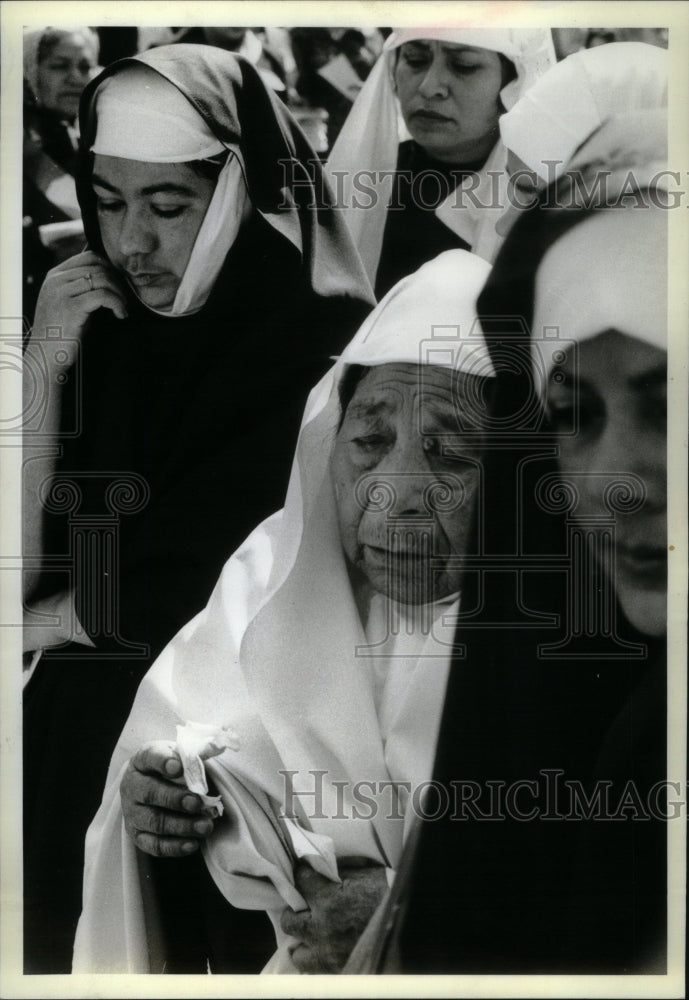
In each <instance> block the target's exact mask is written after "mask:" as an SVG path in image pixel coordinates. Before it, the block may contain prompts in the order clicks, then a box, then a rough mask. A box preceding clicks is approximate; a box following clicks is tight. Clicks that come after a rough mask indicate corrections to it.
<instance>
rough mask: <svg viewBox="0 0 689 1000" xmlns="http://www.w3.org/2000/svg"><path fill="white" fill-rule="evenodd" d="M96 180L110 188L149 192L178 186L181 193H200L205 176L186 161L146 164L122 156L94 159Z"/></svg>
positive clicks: (93, 178)
mask: <svg viewBox="0 0 689 1000" xmlns="http://www.w3.org/2000/svg"><path fill="white" fill-rule="evenodd" d="M92 182H93V184H94V185H98V184H99V183H102V186H104V187H107V188H117V189H118V190H119V189H122V188H124V187H127V188H134V189H137V190H140V191H142V192H145V193H151V189H155V190H165V189H167V190H171V189H172V188H176V189H178V190H179V192H180V193H184V194H187V193H188V194H195V193H200V192H201V190H202V189H203V187H204V183H203V179H202V178H201V177H200V176H199V175H198V174H197V173H195V172H194V171H193V170H192V169H191V167H190V166H189V165H188V164H186V163H146V162H144V161H143V160H130V159H127V158H125V157H120V156H104V155H101V154H99V153H97V154H96V156H95V158H94V165H93V176H92Z"/></svg>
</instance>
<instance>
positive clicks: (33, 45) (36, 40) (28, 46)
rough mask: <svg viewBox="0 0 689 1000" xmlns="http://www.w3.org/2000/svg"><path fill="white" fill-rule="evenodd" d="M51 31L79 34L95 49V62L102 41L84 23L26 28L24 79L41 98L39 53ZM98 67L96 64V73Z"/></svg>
mask: <svg viewBox="0 0 689 1000" xmlns="http://www.w3.org/2000/svg"><path fill="white" fill-rule="evenodd" d="M47 32H50V34H51V35H55V36H68V35H78V36H79V37H80V38H81V39H82V40H83V41H84V42H85V43H86V44H87V45H89V46H90V47H91V48H92V49H93V55H94V60H95V62H97V61H98V53H99V50H100V42H99V39H98V35H97V33H96V32H95V31H94V30H93V29H92V28H85V27H84V26H83V24H82V25H79V26H76V25H75V26H74V27H65V28H50V27H47V28H34V29H32V30H31V31H28V30H26V29H25V30H24V79H25V80H26V82H27V83H28V84H29V86H30V87H31V90H32V91H33V94H34V96H35V97H36V98H37V99H39V100H40V95H39V93H38V54H39V49H40V46H41V40H42V39H43V36H44V35H45V34H46V33H47ZM95 72H96V67H95V66H94V73H95Z"/></svg>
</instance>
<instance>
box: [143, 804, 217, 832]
mask: <svg viewBox="0 0 689 1000" xmlns="http://www.w3.org/2000/svg"><path fill="white" fill-rule="evenodd" d="M130 826H131V827H132V829H134V830H136V831H137V832H138V833H155V834H156V835H157V836H159V837H181V838H191V839H194V838H199V837H208V836H210V834H211V833H212V832H213V820H212V819H210V818H209V817H208V816H204V817H198V816H197V817H193V816H191V817H190V816H182V815H180V814H179V813H174V812H167V810H165V809H153V808H151V807H150V806H136V807H135V808H134V809H133V810H132V814H131V817H130Z"/></svg>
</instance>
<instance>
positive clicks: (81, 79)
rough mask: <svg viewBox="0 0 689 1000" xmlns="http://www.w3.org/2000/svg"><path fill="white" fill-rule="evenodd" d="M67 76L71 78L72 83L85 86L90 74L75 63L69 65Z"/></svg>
mask: <svg viewBox="0 0 689 1000" xmlns="http://www.w3.org/2000/svg"><path fill="white" fill-rule="evenodd" d="M67 78H68V80H69V82H70V83H75V84H77V85H78V86H81V87H83V86H85V84H87V83H88V79H89V76H88V72H84V70H83V69H82V68H81V66H79V65H77V64H75V63H73V64H72V65H71V66H70V67H69V71H68V76H67Z"/></svg>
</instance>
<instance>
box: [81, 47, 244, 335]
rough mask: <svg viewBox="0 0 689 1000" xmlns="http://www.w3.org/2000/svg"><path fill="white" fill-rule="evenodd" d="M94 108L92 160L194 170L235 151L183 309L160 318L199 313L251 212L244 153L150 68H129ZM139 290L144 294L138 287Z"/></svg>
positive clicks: (186, 284) (183, 286)
mask: <svg viewBox="0 0 689 1000" xmlns="http://www.w3.org/2000/svg"><path fill="white" fill-rule="evenodd" d="M93 101H94V107H95V110H96V120H97V128H96V137H95V140H94V142H93V145H92V146H91V152H93V153H95V154H97V155H101V156H117V157H120V158H122V159H127V160H140V161H142V162H144V163H189V162H192V161H194V160H203V159H207V158H209V157H212V156H217V155H218V154H220V153H222V152H224V151H225V150H226V149H227V150H229V151H230V155H229V156H228V158H227V161H226V162H225V164H224V166H223V168H222V170H221V171H220V174H219V176H218V179H217V182H216V185H215V190H214V191H213V196H212V198H211V201H210V204H209V206H208V209H207V211H206V215H205V217H204V220H203V222H202V224H201V228H200V229H199V231H198V234H197V236H196V241H195V243H194V246H193V249H192V252H191V256H190V258H189V261H188V263H187V267H186V270H185V272H184V275H183V277H182V281H181V282H180V284H179V288H178V289H177V293H176V295H175V301H174V303H173V304H172V307H171V308H170V309H168V310H157V309H156V310H152V311H153V312H158V313H160V314H161V315H165V316H187V315H191V314H192V313H195V312H198V311H199V309H201V307H202V306H203V305H204V303H205V301H206V299H207V298H208V295H209V293H210V291H211V289H212V287H213V285H214V284H215V280H216V278H217V276H218V273H219V272H220V269H221V267H222V265H223V263H224V261H225V258H226V256H227V253H228V251H229V249H230V247H231V246H232V244H233V243H234V241H235V239H236V238H237V233H238V232H239V228H240V226H241V223H242V221H243V219H244V217H245V215H246V211H247V208H248V205H249V193H248V190H247V186H246V181H245V178H244V168H243V164H242V162H241V155H240V151H239V148H238V147H237V146H236V145H231V144H224V143H222V142H221V141H220V140H219V139H218V138H217V137H216V136H215V135H214V134H213V133H212V132H211V130H210V129H209V127H208V125H207V124H206V123H205V121H204V120H203V118H201V116H200V115H199V114H198V112H197V111H196V110H195V109H194V108H193V107H192V105H191V103H190V102H189V101H188V100H187V99H186V97H184V96H183V95H182V93H181V92H180V91H179V90H178V89H177V88H176V87H175V86H174V85H173V84H172V83H170V82H169V81H168V80H166V79H164V77H162V76H161V75H160V74H159V73H156V72H155V70H152V69H149V68H148V67H147V66H145V65H143V64H140V65H129V66H127V67H126V68H125V69H123V70H121V71H120V72H118V73H115V74H113V75H112V76H109V77H107V78H106V79H105V80H104V81H103V83H102V84H101V85H100V87H98V89H97V91H96V93H95V95H94V98H93ZM131 287H132V289H133V291H134V293H135V294H137V293H136V287H135V286H134V285H131ZM137 297H138V296H137ZM147 308H149V309H150V308H151V307H150V306H147Z"/></svg>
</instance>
